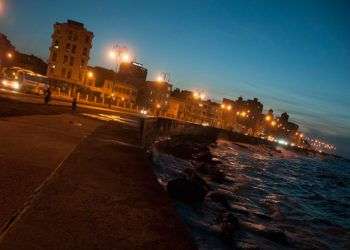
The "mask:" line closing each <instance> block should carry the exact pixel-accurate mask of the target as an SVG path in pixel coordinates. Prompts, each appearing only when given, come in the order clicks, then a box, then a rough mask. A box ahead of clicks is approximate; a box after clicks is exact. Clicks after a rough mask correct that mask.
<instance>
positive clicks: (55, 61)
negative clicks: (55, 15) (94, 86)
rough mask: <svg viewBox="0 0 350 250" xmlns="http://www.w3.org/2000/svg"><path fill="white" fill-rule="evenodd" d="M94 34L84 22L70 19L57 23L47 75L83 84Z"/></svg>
mask: <svg viewBox="0 0 350 250" xmlns="http://www.w3.org/2000/svg"><path fill="white" fill-rule="evenodd" d="M93 37H94V34H93V33H92V32H90V31H88V30H87V29H86V28H85V27H84V24H82V23H79V22H76V21H72V20H68V21H67V22H66V23H55V24H54V32H53V34H52V45H51V47H50V55H49V60H48V63H49V65H48V70H47V76H48V77H49V78H53V79H58V80H63V81H66V82H71V83H78V84H83V83H84V82H85V78H86V77H87V64H88V61H89V59H90V57H89V55H90V49H91V48H92V39H93Z"/></svg>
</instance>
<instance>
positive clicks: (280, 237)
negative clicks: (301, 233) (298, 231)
mask: <svg viewBox="0 0 350 250" xmlns="http://www.w3.org/2000/svg"><path fill="white" fill-rule="evenodd" d="M242 225H243V226H244V227H245V228H246V229H248V230H249V231H252V232H254V233H256V234H258V235H260V236H263V237H265V238H266V239H269V240H271V241H274V242H276V243H279V244H282V245H288V238H287V235H286V234H285V233H284V232H283V231H282V230H279V229H277V228H273V227H271V228H269V227H266V226H264V225H262V224H254V223H250V222H244V223H242Z"/></svg>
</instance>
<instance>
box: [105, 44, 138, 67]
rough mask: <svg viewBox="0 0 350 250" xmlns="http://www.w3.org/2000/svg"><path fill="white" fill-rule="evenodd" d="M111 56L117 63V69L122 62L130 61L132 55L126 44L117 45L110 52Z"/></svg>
mask: <svg viewBox="0 0 350 250" xmlns="http://www.w3.org/2000/svg"><path fill="white" fill-rule="evenodd" d="M108 55H109V58H110V59H112V60H114V61H115V62H116V64H117V67H116V68H117V71H118V70H119V66H120V64H121V63H130V62H131V60H132V59H131V55H130V53H129V51H128V48H127V47H125V46H120V45H118V44H117V45H115V46H114V47H113V49H112V50H110V51H109V52H108Z"/></svg>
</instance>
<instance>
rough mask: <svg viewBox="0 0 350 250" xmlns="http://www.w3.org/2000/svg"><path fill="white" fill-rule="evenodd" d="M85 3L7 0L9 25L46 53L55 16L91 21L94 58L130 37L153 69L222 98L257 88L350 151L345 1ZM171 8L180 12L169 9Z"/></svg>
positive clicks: (0, 22) (100, 61) (266, 99)
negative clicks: (185, 3)
mask: <svg viewBox="0 0 350 250" xmlns="http://www.w3.org/2000/svg"><path fill="white" fill-rule="evenodd" d="M79 2H83V1H75V2H74V3H70V2H69V1H60V3H48V2H47V1H43V0H39V1H35V3H28V2H27V1H23V0H22V1H21V0H18V1H9V0H7V1H6V3H5V4H6V9H5V12H4V13H3V14H2V15H1V17H0V31H1V32H3V33H5V34H6V35H8V37H9V39H10V40H11V41H12V42H13V44H14V45H15V46H16V48H17V49H18V50H21V51H25V52H28V53H33V54H35V55H38V56H40V57H43V58H44V59H47V55H48V47H49V44H50V35H51V32H52V25H53V24H54V23H55V22H62V21H65V20H66V19H73V20H77V21H80V22H83V23H84V24H85V26H86V27H87V29H89V30H90V31H92V32H94V34H95V38H94V41H93V49H92V55H91V60H90V63H89V64H90V65H101V66H105V67H107V68H111V66H112V65H111V64H110V62H108V61H107V60H106V51H107V50H108V48H110V47H111V46H112V45H113V43H115V42H119V43H122V44H126V45H127V46H129V47H130V48H131V50H132V51H133V53H134V55H136V59H137V61H139V62H140V63H143V64H144V65H145V66H146V67H147V68H148V69H149V71H150V77H151V78H154V77H155V76H156V75H157V74H158V73H159V72H162V71H165V72H170V73H171V78H172V83H173V84H174V85H175V87H180V88H184V89H195V88H197V89H204V90H205V91H206V92H207V94H208V95H209V96H210V97H211V98H213V99H216V100H217V99H219V98H221V97H228V98H237V97H238V96H243V97H245V98H253V97H258V98H259V99H260V100H261V101H262V102H263V103H264V109H265V110H267V109H269V108H272V109H273V110H274V111H275V112H276V113H279V114H280V113H282V112H284V111H286V112H288V113H289V114H290V115H291V120H292V121H296V122H297V123H299V124H300V125H301V130H303V131H305V132H307V133H309V134H312V135H315V136H318V137H321V138H325V139H326V140H327V141H329V142H331V143H334V144H335V145H337V147H338V149H339V151H337V152H338V153H340V154H341V155H346V156H348V157H349V156H350V151H349V149H347V148H350V115H349V113H348V112H347V109H346V108H347V107H349V106H350V100H349V94H348V93H350V88H349V84H348V81H349V79H350V73H349V72H347V69H348V68H350V67H349V66H350V48H349V44H350V32H349V30H348V29H347V28H348V26H349V23H350V19H349V17H347V16H346V9H347V8H348V7H349V4H347V3H346V2H345V1H344V2H342V1H337V3H336V4H332V3H331V1H318V4H317V5H316V4H315V3H314V4H313V3H312V1H309V2H307V3H304V2H303V5H298V4H295V3H293V2H288V3H283V4H282V3H277V2H275V1H271V4H270V5H268V6H266V5H264V4H263V2H262V1H255V2H254V1H253V2H251V3H250V4H248V5H247V4H246V5H244V4H243V2H239V1H235V2H234V3H232V4H231V3H229V2H228V1H222V2H220V3H219V4H218V3H217V1H207V5H204V4H197V3H195V2H190V3H187V5H186V6H187V7H185V6H184V5H183V4H182V3H183V2H181V1H180V2H177V3H171V4H170V6H168V7H166V6H165V5H164V4H159V3H161V2H158V1H154V2H152V3H151V2H147V3H148V4H146V5H145V4H140V3H139V6H137V7H135V5H134V4H132V3H129V2H130V1H119V2H118V4H117V3H115V2H114V1H106V3H105V5H104V7H102V6H95V5H93V3H94V1H84V3H85V5H81V6H80V4H79ZM131 2H132V1H131ZM272 3H274V4H272ZM68 5H69V6H70V7H69V8H68V7H67V6H68ZM115 5H118V7H120V8H113V7H114V6H115ZM79 6H80V7H79ZM316 7H317V8H316ZM169 8H170V9H171V10H173V11H174V10H176V11H177V12H176V13H174V14H173V15H171V13H170V12H166V13H164V9H169ZM67 9H68V11H67ZM262 9H263V10H264V11H262ZM234 10H236V11H234ZM38 12H39V13H38ZM102 14H105V16H103V15H102ZM132 15H134V16H137V19H136V18H130V16H132ZM29 18H30V19H29ZM108 18H111V19H112V20H115V21H116V22H115V23H113V21H111V20H107V19H108ZM113 18H114V19H113ZM28 20H30V21H29V22H28ZM118 21H119V22H118Z"/></svg>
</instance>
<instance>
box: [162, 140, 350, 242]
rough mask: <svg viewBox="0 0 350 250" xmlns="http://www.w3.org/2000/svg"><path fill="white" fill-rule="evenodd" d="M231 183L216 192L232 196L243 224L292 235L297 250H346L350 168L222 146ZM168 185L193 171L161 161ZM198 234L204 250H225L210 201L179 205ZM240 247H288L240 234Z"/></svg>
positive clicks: (217, 150)
mask: <svg viewBox="0 0 350 250" xmlns="http://www.w3.org/2000/svg"><path fill="white" fill-rule="evenodd" d="M211 153H212V155H213V157H214V158H217V159H218V160H220V161H221V163H222V165H220V169H221V170H223V171H224V172H225V174H226V178H227V179H228V180H233V182H227V183H224V184H218V183H214V182H211V181H210V180H207V181H208V182H209V184H210V185H211V187H212V189H214V190H220V191H221V192H226V193H227V194H228V197H231V199H230V201H229V204H230V208H231V212H233V213H234V214H235V215H236V216H237V217H238V218H239V219H240V221H241V222H242V223H247V224H249V223H253V224H254V225H255V226H256V227H274V228H278V229H279V230H282V231H284V232H285V233H286V235H287V237H288V239H289V240H290V242H291V243H292V245H291V246H290V247H291V248H305V249H306V248H310V247H313V248H316V249H323V248H332V249H342V248H345V244H346V242H347V241H348V240H349V239H347V238H346V237H349V230H350V219H349V218H350V164H349V162H347V161H344V160H341V159H335V158H331V157H323V158H320V157H315V156H313V157H309V156H303V155H298V154H296V153H294V152H290V151H287V150H285V149H283V148H279V149H277V150H276V151H275V150H273V149H271V148H267V147H264V146H252V145H244V144H235V143H232V142H227V141H223V140H218V141H217V144H216V145H215V146H213V147H211ZM155 161H156V165H157V166H158V167H157V168H156V173H157V175H158V178H159V179H160V180H161V182H162V183H166V182H167V181H168V180H170V179H172V178H174V177H176V176H179V175H181V172H182V171H183V170H184V169H185V168H187V167H191V164H190V163H189V162H187V161H184V160H180V159H178V158H175V157H172V156H169V155H162V154H160V155H158V156H157V157H156V159H155ZM177 207H178V209H179V211H180V214H181V215H182V216H183V217H184V220H185V221H186V222H187V223H188V224H189V225H190V227H191V229H192V230H193V231H194V236H195V238H196V241H197V242H198V243H199V246H200V249H213V248H216V249H225V247H226V246H225V245H222V244H221V243H219V242H220V241H218V239H217V238H216V237H215V227H216V224H215V223H216V222H215V219H213V218H214V217H215V214H217V213H219V212H220V211H222V208H220V207H218V205H217V204H214V203H213V202H212V201H211V200H210V199H206V200H205V202H204V204H203V205H202V207H200V208H196V210H193V208H190V207H187V206H185V205H183V204H178V205H177ZM236 241H238V242H240V241H241V242H244V243H247V242H249V243H253V244H254V245H255V246H259V248H263V249H281V248H285V247H286V246H281V245H279V244H276V242H273V241H271V240H269V239H265V238H263V237H260V236H257V235H254V234H251V233H250V232H242V233H239V234H238V236H237V238H236Z"/></svg>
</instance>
